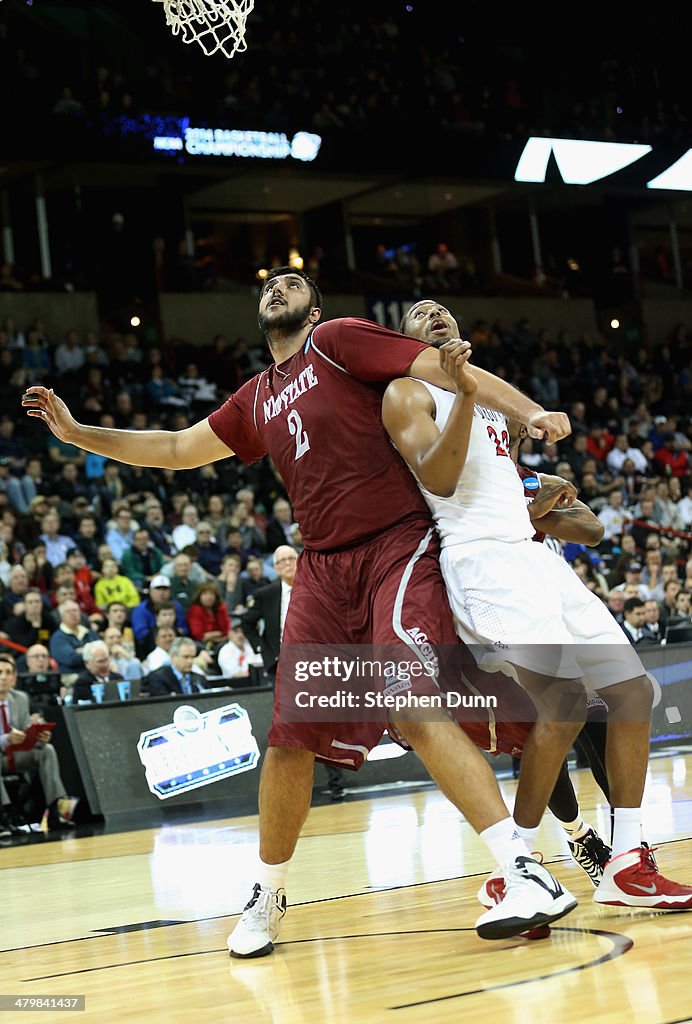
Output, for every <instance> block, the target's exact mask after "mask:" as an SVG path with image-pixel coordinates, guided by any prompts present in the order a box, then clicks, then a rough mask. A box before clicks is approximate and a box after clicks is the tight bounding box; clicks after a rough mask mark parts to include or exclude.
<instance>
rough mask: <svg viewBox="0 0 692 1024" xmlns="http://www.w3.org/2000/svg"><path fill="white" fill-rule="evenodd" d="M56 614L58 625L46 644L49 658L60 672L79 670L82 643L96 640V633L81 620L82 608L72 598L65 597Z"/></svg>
mask: <svg viewBox="0 0 692 1024" xmlns="http://www.w3.org/2000/svg"><path fill="white" fill-rule="evenodd" d="M58 615H59V617H60V625H59V626H58V628H57V629H56V630H55V631H54V632H53V633H52V634H51V638H50V641H49V645H48V648H49V650H50V655H51V658H53V660H54V661H55V662H56V663H57V666H58V669H59V670H60V672H65V673H73V672H79V671H81V669H82V668H83V667H84V662H83V661H82V649H83V647H84V644H85V643H88V642H89V641H90V640H98V634H97V633H96V632H95V631H94V630H93V629H90V628H89V627H87V626H85V625H84V623H83V622H82V621H81V618H82V610H81V608H80V607H79V605H78V604H77V601H76V600H75V599H74V598H67V599H66V600H64V601H62V602H61V603H60V604H59V605H58Z"/></svg>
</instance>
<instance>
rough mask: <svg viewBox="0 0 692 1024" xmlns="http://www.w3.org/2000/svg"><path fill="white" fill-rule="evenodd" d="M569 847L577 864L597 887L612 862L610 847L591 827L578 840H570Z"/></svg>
mask: <svg viewBox="0 0 692 1024" xmlns="http://www.w3.org/2000/svg"><path fill="white" fill-rule="evenodd" d="M567 845H568V846H569V848H570V851H571V853H572V856H573V857H574V859H575V860H576V862H577V864H578V865H579V866H580V867H582V868H584V871H586V873H587V875H588V876H589V878H590V879H591V881H592V882H593V884H594V885H596V886H597V885H598V884H599V882H600V881H601V879H602V878H603V869H604V868H605V866H606V864H607V863H608V861H609V860H610V847H609V846H607V845H606V843H604V842H603V840H602V839H601V837H600V836H599V834H598V832H596V830H595V829H593V828H591V827H590V828H589V831H588V832H586V833H585V834H584V835H583V836H580V837H579V838H578V839H570V840H568V842H567Z"/></svg>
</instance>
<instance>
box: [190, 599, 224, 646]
mask: <svg viewBox="0 0 692 1024" xmlns="http://www.w3.org/2000/svg"><path fill="white" fill-rule="evenodd" d="M186 618H187V624H188V629H189V633H190V636H191V637H192V638H193V640H196V641H197V643H198V644H204V645H206V646H207V647H209V648H211V647H215V646H216V645H217V644H220V643H224V642H225V641H226V640H228V635H229V633H230V629H231V620H230V616H229V614H228V609H227V608H226V605H225V604H224V602H223V601H222V599H221V596H220V594H219V591H218V587H217V586H216V584H215V583H202V585H201V586H200V587H198V588H197V590H196V591H195V593H194V594H193V597H192V600H191V601H190V605H189V607H188V609H187V613H186Z"/></svg>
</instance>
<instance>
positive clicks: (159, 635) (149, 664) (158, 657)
mask: <svg viewBox="0 0 692 1024" xmlns="http://www.w3.org/2000/svg"><path fill="white" fill-rule="evenodd" d="M176 636H177V633H176V631H175V629H174V628H173V626H169V625H166V624H165V623H162V624H161V625H160V626H157V627H156V629H155V630H154V646H153V647H152V649H151V650H150V651H149V653H148V654H147V656H146V658H144V660H143V661H142V668H143V669H144V672H145V675H147V676H148V675H149V674H150V673H152V672H155V671H156V670H157V669H159V668H162V667H163V666H164V665H170V663H171V656H170V654H169V653H168V652H169V650H170V647H171V644H172V643H173V641H174V640H175V638H176Z"/></svg>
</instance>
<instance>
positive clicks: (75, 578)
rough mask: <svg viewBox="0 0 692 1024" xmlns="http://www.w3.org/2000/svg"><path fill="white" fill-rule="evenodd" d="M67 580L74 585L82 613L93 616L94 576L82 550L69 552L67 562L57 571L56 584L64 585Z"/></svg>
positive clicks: (74, 549)
mask: <svg viewBox="0 0 692 1024" xmlns="http://www.w3.org/2000/svg"><path fill="white" fill-rule="evenodd" d="M61 573H62V576H61ZM65 579H67V580H68V582H71V583H72V585H73V587H74V592H75V594H76V596H77V602H78V604H79V606H80V608H81V609H82V611H84V612H86V613H87V615H91V613H92V612H94V611H96V602H95V601H94V593H93V586H94V583H95V579H94V574H93V573H92V571H91V569H90V568H89V566H88V565H87V560H86V558H85V557H84V552H83V551H82V550H81V548H78V547H74V548H70V550H69V551H68V552H67V559H66V561H65V562H64V563H63V565H60V566H58V568H57V569H56V570H55V580H56V582H60V583H62V582H64V580H65Z"/></svg>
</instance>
